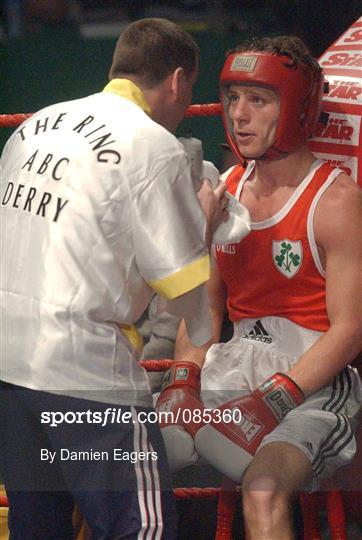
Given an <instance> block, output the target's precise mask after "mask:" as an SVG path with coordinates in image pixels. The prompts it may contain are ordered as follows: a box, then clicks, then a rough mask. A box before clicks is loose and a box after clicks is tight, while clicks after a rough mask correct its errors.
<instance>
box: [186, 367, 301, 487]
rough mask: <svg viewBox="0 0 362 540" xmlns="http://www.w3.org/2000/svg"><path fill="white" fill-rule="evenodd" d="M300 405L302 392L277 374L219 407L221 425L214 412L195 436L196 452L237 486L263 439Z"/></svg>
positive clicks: (285, 377)
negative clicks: (245, 393)
mask: <svg viewBox="0 0 362 540" xmlns="http://www.w3.org/2000/svg"><path fill="white" fill-rule="evenodd" d="M303 401H304V396H303V392H302V391H301V390H300V388H299V387H298V386H297V385H296V384H295V382H294V381H292V379H290V378H289V377H288V376H287V375H285V374H282V373H276V374H275V375H273V376H272V377H270V378H269V379H267V380H266V381H265V382H264V383H263V384H262V385H261V386H259V387H258V388H257V389H256V390H254V392H252V393H251V394H250V395H248V396H245V397H242V398H237V399H234V400H232V401H229V402H227V403H225V404H224V405H222V406H221V407H218V408H217V409H218V411H220V415H219V419H221V420H222V421H220V422H218V421H215V419H216V418H217V415H216V414H215V411H214V414H213V415H212V418H213V420H212V421H211V422H210V423H208V424H206V425H204V426H203V427H202V428H201V429H200V430H199V431H198V432H197V433H196V435H195V447H196V450H197V452H198V453H199V454H200V456H202V457H204V458H206V459H207V461H208V462H209V463H211V465H213V466H214V467H215V468H216V469H218V470H219V471H220V472H222V473H223V474H224V475H225V476H227V477H229V478H231V479H232V480H234V481H235V482H239V481H240V480H241V478H242V475H243V473H244V472H245V470H246V468H247V466H248V465H249V463H250V462H251V460H252V459H253V457H254V455H255V453H256V451H257V449H258V448H259V446H260V443H261V441H262V440H263V439H264V437H265V435H267V434H268V433H270V432H271V431H273V429H274V428H275V427H276V426H277V425H278V424H279V423H280V422H281V421H282V420H283V418H284V417H285V415H286V414H288V412H289V411H291V410H292V409H294V408H295V407H297V406H298V405H300V404H301V403H303ZM225 413H227V415H226V414H225ZM227 418H229V420H230V421H226V419H227Z"/></svg>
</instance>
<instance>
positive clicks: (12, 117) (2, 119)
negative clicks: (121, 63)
mask: <svg viewBox="0 0 362 540" xmlns="http://www.w3.org/2000/svg"><path fill="white" fill-rule="evenodd" d="M220 112H221V104H220V103H205V104H202V105H190V107H189V108H188V109H187V112H186V118H191V117H193V116H217V115H219V114H220ZM31 115H32V113H16V114H0V127H15V126H19V125H20V124H21V123H22V122H24V121H25V120H26V119H27V118H30V116H31Z"/></svg>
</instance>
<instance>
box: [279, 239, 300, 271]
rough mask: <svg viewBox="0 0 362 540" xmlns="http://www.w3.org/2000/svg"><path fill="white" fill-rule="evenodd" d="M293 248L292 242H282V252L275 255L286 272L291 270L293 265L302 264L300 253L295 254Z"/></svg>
mask: <svg viewBox="0 0 362 540" xmlns="http://www.w3.org/2000/svg"><path fill="white" fill-rule="evenodd" d="M291 249H292V246H291V244H289V243H288V244H287V243H286V242H282V243H281V250H280V254H279V255H276V257H275V260H276V263H277V265H278V266H279V267H280V268H282V267H283V268H284V270H285V271H286V272H291V266H292V265H294V266H299V264H300V255H298V254H294V253H293V252H292V251H291Z"/></svg>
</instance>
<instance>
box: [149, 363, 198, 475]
mask: <svg viewBox="0 0 362 540" xmlns="http://www.w3.org/2000/svg"><path fill="white" fill-rule="evenodd" d="M200 373H201V370H200V368H199V366H198V365H196V364H194V363H193V362H186V361H185V362H183V361H178V362H175V364H174V365H173V366H172V367H171V368H170V369H169V370H168V371H166V374H165V376H164V378H163V382H162V388H161V393H160V395H159V397H158V399H157V402H156V411H157V413H158V416H159V422H160V426H161V433H162V435H163V439H164V442H165V446H166V451H167V457H168V461H169V465H170V469H171V470H178V469H182V468H184V467H187V466H188V465H192V464H194V463H196V461H198V459H199V455H198V454H197V452H196V450H195V443H194V436H195V433H196V432H197V431H198V430H199V429H200V427H201V426H202V425H203V423H201V419H202V411H203V409H204V406H203V404H202V403H201V401H200V399H199V395H200ZM198 411H200V412H201V414H198ZM195 413H196V415H195ZM195 417H196V418H197V419H198V420H199V421H198V422H195V421H194V418H195Z"/></svg>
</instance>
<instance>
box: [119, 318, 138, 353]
mask: <svg viewBox="0 0 362 540" xmlns="http://www.w3.org/2000/svg"><path fill="white" fill-rule="evenodd" d="M121 330H122V333H123V334H124V335H125V336H126V338H127V339H128V341H129V342H130V343H131V345H132V346H133V347H134V349H136V351H138V352H139V353H140V354H141V352H142V350H143V337H142V336H141V334H140V333H139V332H138V330H137V328H136V327H135V326H134V325H133V324H121Z"/></svg>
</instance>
